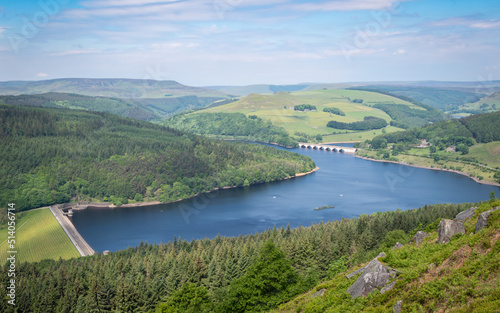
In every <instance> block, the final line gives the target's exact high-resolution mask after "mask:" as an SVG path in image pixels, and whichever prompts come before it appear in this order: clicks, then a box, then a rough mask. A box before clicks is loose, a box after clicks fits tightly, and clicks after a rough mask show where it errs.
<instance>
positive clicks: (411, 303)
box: [273, 200, 500, 313]
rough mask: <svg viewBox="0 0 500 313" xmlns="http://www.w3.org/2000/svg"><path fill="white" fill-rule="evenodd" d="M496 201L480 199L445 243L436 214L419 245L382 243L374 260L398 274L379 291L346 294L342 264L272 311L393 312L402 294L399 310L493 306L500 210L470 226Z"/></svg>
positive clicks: (498, 286)
mask: <svg viewBox="0 0 500 313" xmlns="http://www.w3.org/2000/svg"><path fill="white" fill-rule="evenodd" d="M498 205H500V202H499V201H498V200H497V201H493V202H491V203H483V204H482V205H480V206H479V207H478V209H477V210H476V213H475V214H474V216H473V218H471V219H470V220H468V221H466V222H465V230H466V233H465V235H458V236H455V237H453V238H452V240H451V241H450V243H447V244H437V243H436V241H437V237H438V234H437V232H436V230H437V227H438V222H439V220H437V221H436V223H433V224H431V225H429V226H428V227H427V229H426V231H428V232H432V233H431V236H430V237H428V238H426V239H425V241H424V242H423V243H422V244H421V245H419V246H417V245H415V244H408V239H409V237H404V236H401V237H400V238H399V239H398V241H400V242H401V243H403V244H405V245H406V246H405V247H403V248H400V249H395V250H393V249H391V247H390V246H387V247H386V248H387V249H386V250H385V253H386V255H387V256H386V257H383V258H380V259H379V260H381V261H382V262H384V264H385V265H387V266H389V267H392V268H395V269H396V270H397V271H398V272H399V275H398V278H397V282H396V284H395V287H394V288H393V289H392V290H390V291H388V292H386V293H384V294H381V293H380V292H378V291H374V292H373V293H371V294H370V295H368V296H367V297H366V298H365V297H359V298H354V299H351V296H350V295H349V294H348V293H347V292H346V290H347V288H348V287H349V286H350V285H351V284H352V283H353V282H354V280H355V278H352V279H347V278H346V276H345V275H346V274H347V273H349V272H352V270H347V271H346V268H345V267H344V268H342V269H340V272H343V273H340V274H338V275H336V276H334V277H333V279H331V280H328V281H325V282H323V283H321V284H319V285H317V286H316V287H315V288H313V289H312V290H311V291H310V292H308V293H306V294H304V295H301V296H299V297H297V298H296V299H294V300H292V301H290V302H289V303H287V304H285V305H282V306H281V307H280V308H279V309H278V310H276V311H273V312H280V313H285V312H315V313H316V312H317V313H320V312H332V313H333V312H392V307H393V306H394V305H395V304H396V302H397V301H399V300H403V304H402V311H401V312H443V311H445V312H497V311H498V308H499V307H500V297H499V295H500V275H499V273H500V257H499V255H500V240H498V239H499V238H500V211H496V212H493V213H491V215H490V217H489V220H488V228H486V229H483V230H481V231H480V232H479V233H474V231H475V226H476V221H477V218H478V215H479V213H482V212H484V211H487V210H490V209H492V208H494V207H496V206H498ZM356 277H357V276H356ZM320 289H326V291H325V293H324V295H323V296H319V297H314V298H313V297H311V295H312V293H314V292H316V291H318V290H320Z"/></svg>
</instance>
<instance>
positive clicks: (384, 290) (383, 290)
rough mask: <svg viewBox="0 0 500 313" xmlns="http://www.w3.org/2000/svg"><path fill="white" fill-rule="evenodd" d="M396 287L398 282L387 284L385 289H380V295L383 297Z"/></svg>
mask: <svg viewBox="0 0 500 313" xmlns="http://www.w3.org/2000/svg"><path fill="white" fill-rule="evenodd" d="M394 285H396V280H393V281H392V282H390V283H389V284H387V285H386V286H385V287H384V288H382V289H380V294H382V295H383V294H384V293H386V292H387V291H389V290H392V288H394Z"/></svg>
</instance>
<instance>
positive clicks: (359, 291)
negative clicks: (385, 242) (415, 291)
mask: <svg viewBox="0 0 500 313" xmlns="http://www.w3.org/2000/svg"><path fill="white" fill-rule="evenodd" d="M383 256H385V253H383V252H382V253H380V254H379V255H378V256H377V257H376V258H375V259H373V260H372V261H370V263H368V265H366V266H365V267H363V268H361V269H359V270H357V271H355V272H353V273H351V274H349V275H347V278H350V277H353V276H354V275H356V274H359V273H361V276H359V277H358V279H356V281H355V282H354V283H353V284H352V285H351V287H349V289H347V293H349V294H350V295H351V297H352V298H356V297H359V296H366V295H368V294H369V293H370V292H371V291H373V290H375V289H377V288H379V287H385V286H386V285H387V284H388V283H389V281H390V280H391V278H396V275H397V272H396V270H395V269H393V268H390V267H388V266H385V265H383V264H382V263H380V262H379V261H378V260H377V259H378V258H379V257H383Z"/></svg>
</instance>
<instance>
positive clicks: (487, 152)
mask: <svg viewBox="0 0 500 313" xmlns="http://www.w3.org/2000/svg"><path fill="white" fill-rule="evenodd" d="M429 153H430V149H429V148H412V149H411V150H409V151H406V152H405V154H402V153H401V154H399V155H397V156H392V157H391V160H394V161H397V162H404V163H407V164H410V165H418V166H425V167H430V168H436V169H444V170H459V171H460V172H464V173H467V174H469V176H472V177H479V178H481V180H483V181H487V182H496V180H497V179H496V178H495V177H494V175H495V172H496V171H497V170H492V169H489V168H487V167H484V166H481V165H479V164H475V163H465V162H461V161H456V160H453V159H455V158H456V157H461V155H460V153H458V152H445V151H438V153H437V154H438V155H441V156H447V157H448V160H439V161H437V162H436V161H434V159H433V158H430V157H429ZM358 155H360V156H364V157H369V158H373V159H382V155H381V153H380V152H379V153H377V152H376V151H367V150H364V151H362V152H358ZM466 157H473V158H476V159H477V160H478V162H479V163H481V164H485V165H486V166H488V167H491V168H496V167H497V166H499V165H500V142H498V141H497V142H490V143H488V144H477V145H474V146H472V147H471V148H470V150H469V153H468V154H467V155H466Z"/></svg>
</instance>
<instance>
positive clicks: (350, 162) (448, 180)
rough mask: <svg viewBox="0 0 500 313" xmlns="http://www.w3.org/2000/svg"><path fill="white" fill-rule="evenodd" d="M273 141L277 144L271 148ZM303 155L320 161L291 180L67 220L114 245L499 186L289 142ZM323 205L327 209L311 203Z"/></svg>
mask: <svg viewBox="0 0 500 313" xmlns="http://www.w3.org/2000/svg"><path fill="white" fill-rule="evenodd" d="M277 149H279V148H277ZM291 150H292V151H294V152H297V153H300V154H303V155H308V156H310V157H311V158H312V159H313V160H314V161H315V162H316V165H317V166H318V167H319V168H320V169H319V170H318V171H317V172H315V173H313V174H310V175H307V176H304V177H298V178H294V179H290V180H285V181H281V182H275V183H268V184H262V185H256V186H250V187H246V188H237V189H228V190H221V191H219V192H215V193H212V194H207V195H201V196H198V197H196V198H192V199H188V200H185V201H182V202H177V203H172V204H165V205H157V206H148V207H137V208H117V209H88V210H85V211H76V212H75V214H74V216H73V223H74V225H75V227H76V228H77V229H78V231H79V232H80V234H81V235H82V236H83V237H84V238H85V239H86V240H87V242H88V243H89V244H90V245H91V246H92V247H93V248H94V249H95V250H97V251H103V250H111V251H116V250H120V249H124V248H127V247H129V246H137V245H138V244H139V243H140V242H141V241H147V242H149V243H153V242H157V243H160V242H168V241H171V240H173V239H174V236H176V237H177V238H179V237H181V238H182V239H187V240H191V239H193V238H194V239H202V238H213V237H215V236H217V235H218V234H220V235H222V236H238V235H244V234H250V233H255V232H260V231H262V230H265V229H267V228H269V227H273V226H274V225H276V226H277V227H281V226H286V225H287V224H290V226H292V227H297V226H300V225H303V226H308V225H311V224H312V223H318V222H320V221H329V220H338V219H340V218H342V217H345V218H350V217H354V216H359V215H361V214H363V213H367V214H371V213H373V212H378V211H387V210H396V209H398V208H400V209H402V210H407V209H413V208H418V207H421V206H423V205H425V204H433V203H460V202H476V201H481V200H487V199H489V196H488V195H489V193H490V192H491V191H492V190H495V193H496V194H500V188H499V187H494V186H490V185H483V184H478V183H476V182H474V181H473V180H471V179H469V178H467V177H465V176H462V175H459V174H456V173H450V172H443V171H436V170H428V169H420V168H413V167H408V166H404V165H399V164H392V163H380V162H372V161H367V160H362V159H359V158H355V157H354V156H352V155H349V154H342V153H335V152H328V151H320V150H310V149H299V148H297V149H291ZM323 205H334V206H335V208H333V209H326V210H319V211H315V210H314V208H316V207H319V206H323Z"/></svg>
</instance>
